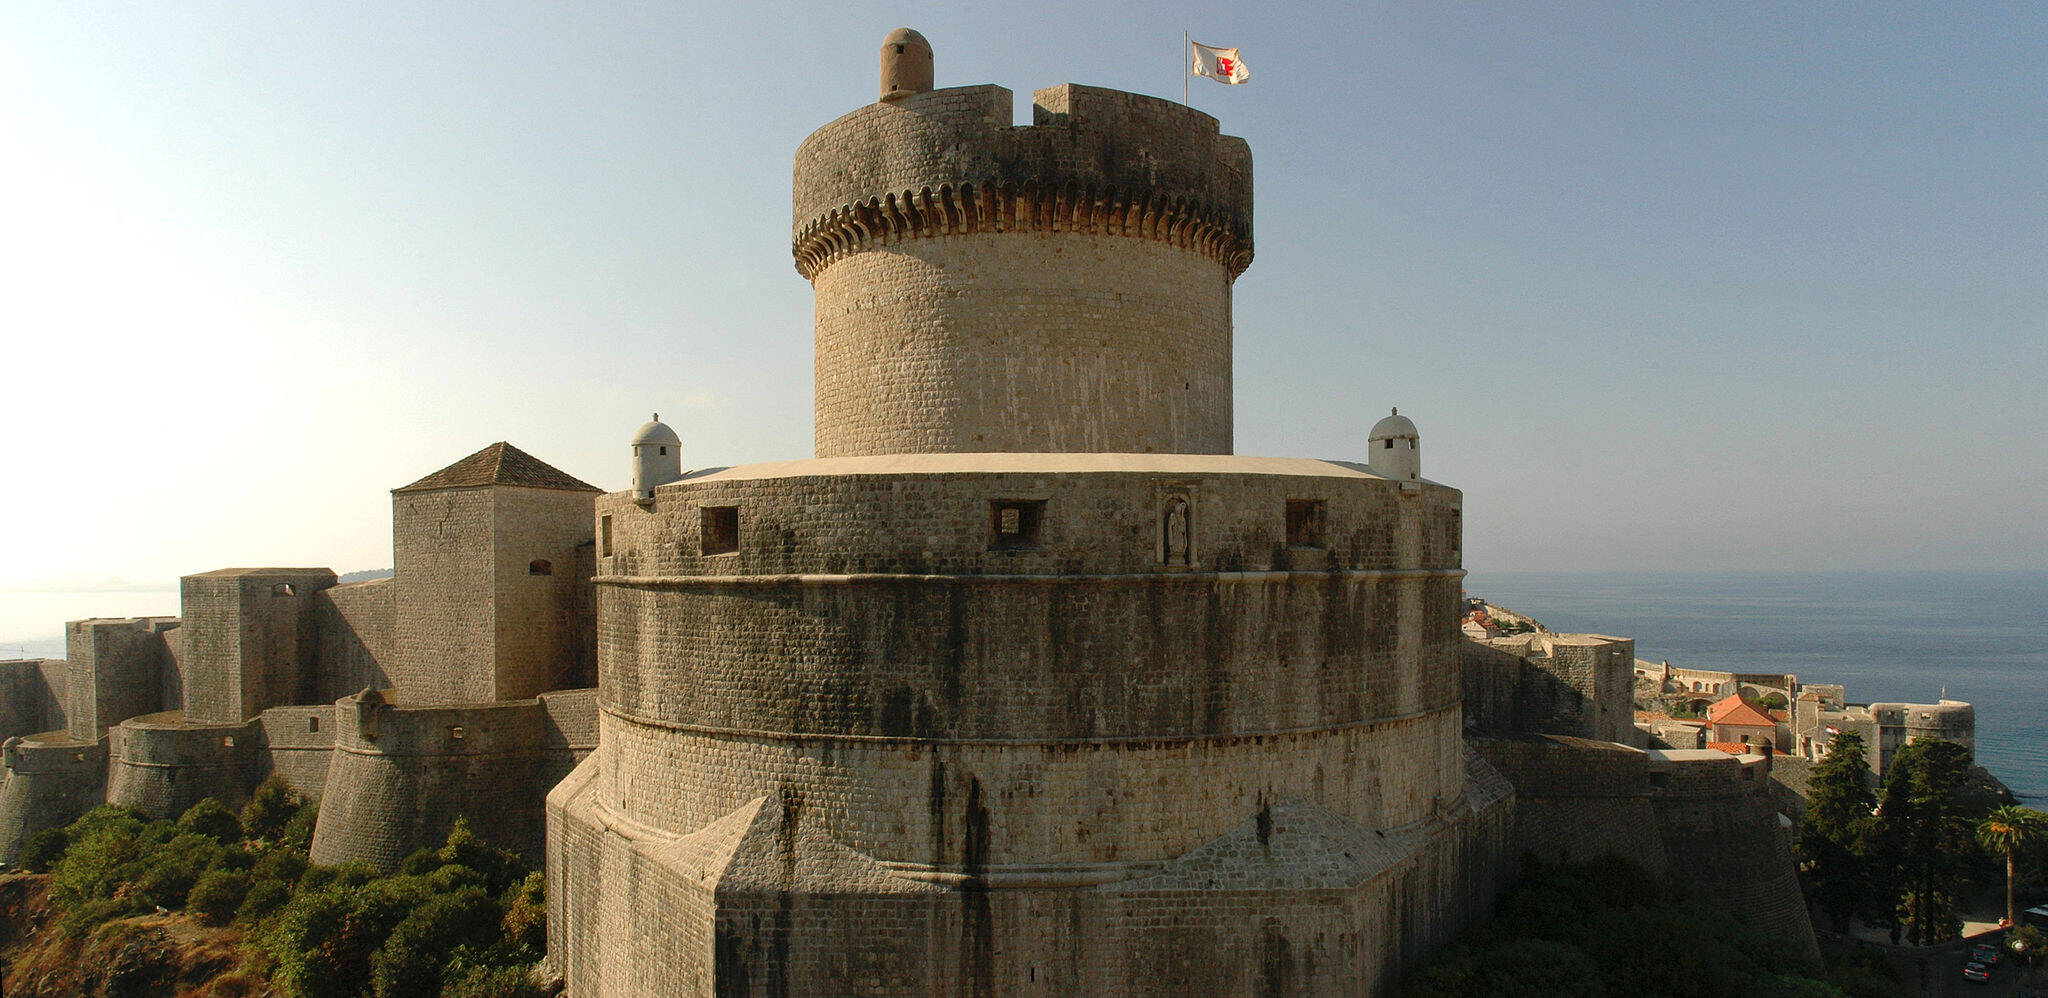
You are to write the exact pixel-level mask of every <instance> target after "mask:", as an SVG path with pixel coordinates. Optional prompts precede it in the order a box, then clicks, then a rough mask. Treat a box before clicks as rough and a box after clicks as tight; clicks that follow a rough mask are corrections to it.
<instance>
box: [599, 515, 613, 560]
mask: <svg viewBox="0 0 2048 998" xmlns="http://www.w3.org/2000/svg"><path fill="white" fill-rule="evenodd" d="M597 553H598V554H601V555H603V556H605V557H607V558H609V557H611V556H612V518H611V515H610V514H606V515H604V516H600V517H598V518H597Z"/></svg>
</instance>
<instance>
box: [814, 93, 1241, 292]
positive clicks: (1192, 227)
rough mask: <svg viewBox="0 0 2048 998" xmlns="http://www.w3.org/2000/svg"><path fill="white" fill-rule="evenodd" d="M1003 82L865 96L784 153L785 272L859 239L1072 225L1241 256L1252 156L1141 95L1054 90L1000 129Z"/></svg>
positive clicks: (1236, 266) (1231, 263)
mask: <svg viewBox="0 0 2048 998" xmlns="http://www.w3.org/2000/svg"><path fill="white" fill-rule="evenodd" d="M1012 101H1013V97H1012V94H1011V92H1010V91H1009V90H1008V89H1007V88H1004V87H999V86H994V85H987V84H985V85H981V86H971V87H953V88H949V89H945V90H933V91H930V92H927V93H921V94H913V95H910V96H906V97H902V98H899V99H896V100H893V101H888V102H878V103H875V104H870V105H868V106H867V107H864V108H861V109H860V110H857V111H854V112H853V113H851V114H848V115H846V116H844V117H842V118H840V119H839V120H837V121H834V122H832V123H831V124H829V125H826V126H825V127H823V128H820V129H818V130H817V131H816V132H813V133H812V134H811V136H810V138H808V139H805V140H804V143H803V145H802V146H800V147H798V149H797V155H796V180H795V190H794V203H795V211H794V214H795V222H794V224H795V232H794V234H793V236H792V240H791V247H790V250H791V252H792V254H794V256H795V257H796V267H797V270H798V271H799V272H800V273H802V274H803V275H804V276H805V277H806V278H814V277H816V276H817V274H818V272H819V271H822V270H823V269H825V268H826V267H827V266H830V265H831V264H832V263H833V262H834V261H836V260H839V259H841V258H842V257H845V256H847V255H849V254H851V253H855V252H859V251H860V250H862V249H865V248H868V247H870V246H874V245H881V244H887V243H894V242H899V241H901V240H904V239H913V238H933V237H938V236H945V235H954V234H966V233H976V232H1011V231H1047V232H1087V233H1103V234H1109V235H1121V236H1133V237H1138V238H1144V239H1153V240H1158V241H1162V242H1166V243H1170V244H1172V245H1176V246H1179V247H1182V248H1184V249H1188V250H1192V251H1194V252H1197V253H1200V254H1202V255H1204V256H1208V257H1211V258H1213V259H1215V260H1216V261H1217V262H1218V263H1220V264H1222V265H1223V267H1224V268H1225V269H1226V270H1227V271H1228V273H1229V276H1230V277H1232V278H1235V277H1236V276H1237V275H1239V274H1241V273H1243V272H1244V269H1245V268H1246V267H1248V266H1250V265H1251V261H1252V195H1251V191H1252V183H1251V182H1252V158H1251V148H1250V147H1249V146H1248V145H1246V144H1245V141H1244V140H1243V139H1240V138H1237V137H1236V136H1231V135H1223V134H1221V132H1220V130H1219V128H1218V127H1217V123H1216V119H1215V118H1212V117H1210V116H1209V115H1206V114H1203V113H1202V112H1200V111H1196V110H1194V109H1192V108H1189V107H1186V106H1183V105H1180V104H1175V103H1173V102H1172V101H1169V100H1162V99H1160V98H1157V97H1147V96H1143V95H1141V94H1132V93H1125V92H1122V91H1118V90H1106V89H1103V88H1100V87H1087V86H1081V85H1078V84H1073V83H1067V84H1062V85H1060V86H1057V87H1048V88H1046V89H1043V90H1040V91H1038V92H1037V93H1035V94H1033V95H1032V103H1033V107H1032V124H1030V125H1021V126H1013V125H1011V124H1010V114H1011V106H1012Z"/></svg>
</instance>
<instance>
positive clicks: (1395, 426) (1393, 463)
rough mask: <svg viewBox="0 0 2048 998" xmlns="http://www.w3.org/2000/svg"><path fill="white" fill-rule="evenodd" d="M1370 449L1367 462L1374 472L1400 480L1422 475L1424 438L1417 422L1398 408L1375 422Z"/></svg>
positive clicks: (1413, 478) (1411, 479) (1413, 479)
mask: <svg viewBox="0 0 2048 998" xmlns="http://www.w3.org/2000/svg"><path fill="white" fill-rule="evenodd" d="M1367 446H1368V447H1370V448H1371V453H1370V455H1369V456H1368V457H1367V458H1366V464H1367V465H1368V466H1370V467H1371V468H1372V471H1373V474H1375V475H1384V476H1386V477H1388V478H1392V479H1394V480H1396V481H1401V482H1412V481H1415V480H1416V479H1419V478H1421V477H1422V438H1421V437H1420V436H1418V435H1417V434H1416V432H1415V422H1414V421H1413V420H1411V419H1409V418H1408V417H1406V416H1403V415H1401V410H1399V409H1395V410H1394V413H1393V415H1391V416H1388V417H1387V418H1385V419H1382V420H1380V421H1379V422H1377V423H1374V424H1373V427H1372V440H1371V442H1370V443H1369V444H1368V445H1367Z"/></svg>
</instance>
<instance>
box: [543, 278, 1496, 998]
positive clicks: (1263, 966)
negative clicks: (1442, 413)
mask: <svg viewBox="0 0 2048 998" xmlns="http://www.w3.org/2000/svg"><path fill="white" fill-rule="evenodd" d="M835 266H837V265H836V264H835ZM1006 512H1007V513H1009V514H1010V515H1009V516H1007V517H1006V516H1005V515H1004V514H1005V513H1006ZM598 516H599V523H600V528H599V535H600V538H602V541H601V543H603V544H604V545H605V546H604V547H603V549H602V550H601V551H600V555H599V571H600V573H601V574H600V575H599V577H598V580H597V581H598V618H599V621H598V648H599V657H600V662H601V665H602V674H603V677H604V681H603V683H602V684H601V686H600V689H599V698H600V701H601V709H602V714H601V716H600V724H601V729H600V730H601V732H602V736H601V738H600V739H599V748H598V751H597V752H596V753H595V754H594V755H593V756H592V757H591V758H590V759H589V760H588V761H587V762H586V763H585V764H584V766H583V767H582V768H581V769H579V770H578V773H577V774H576V775H574V776H572V777H571V778H570V779H569V780H567V781H565V782H564V783H563V784H562V786H561V787H560V788H558V790H557V792H556V793H555V795H554V796H553V798H551V804H550V807H551V817H550V821H551V828H552V831H551V836H552V838H551V840H550V845H549V848H550V849H551V850H552V851H551V853H550V857H549V867H550V877H551V889H552V890H554V891H555V892H556V893H555V894H554V897H556V898H557V899H559V907H558V908H556V909H555V911H554V914H551V931H553V932H555V933H556V934H557V937H556V938H557V943H556V945H555V946H554V947H553V951H554V952H556V953H560V954H565V956H564V959H565V960H567V961H569V963H570V965H569V966H567V967H566V970H565V972H566V973H567V974H568V976H569V980H570V984H569V987H570V989H571V991H572V992H573V993H576V994H579V995H585V994H589V995H606V994H627V993H690V991H689V989H690V988H699V989H705V988H708V987H715V989H716V991H717V993H721V994H724V993H731V994H905V993H934V994H956V993H1023V994H1034V993H1037V994H1069V993H1097V994H1112V993H1114V994H1152V993H1163V989H1172V990H1174V991H1176V992H1177V993H1179V992H1184V991H1186V990H1187V989H1189V988H1192V989H1193V990H1194V991H1195V992H1196V993H1257V991H1256V990H1255V989H1257V988H1266V989H1268V990H1269V991H1274V990H1277V993H1291V994H1314V993H1323V994H1336V993H1344V994H1357V993H1371V992H1372V991H1373V989H1376V988H1384V987H1385V986H1386V983H1387V982H1388V981H1389V980H1390V979H1391V977H1392V975H1393V974H1394V973H1395V972H1396V969H1397V968H1398V967H1399V966H1401V965H1402V964H1403V962H1404V961H1412V960H1413V959H1415V958H1416V957H1417V956H1418V955H1419V954H1420V953H1422V952H1424V951H1426V950H1427V949H1428V948H1430V947H1432V946H1434V945H1437V944H1440V943H1441V942H1442V941H1444V940H1445V939H1446V938H1448V933H1449V931H1450V928H1449V927H1450V926H1453V925H1462V924H1464V921H1463V920H1464V919H1465V918H1466V917H1467V914H1468V913H1472V912H1483V911H1484V910H1485V907H1486V906H1485V904H1483V903H1477V904H1475V903H1473V899H1474V898H1475V897H1477V896H1483V897H1487V898H1490V897H1491V890H1492V886H1491V885H1492V884H1493V883H1494V880H1493V879H1492V878H1493V875H1494V873H1495V871H1496V870H1497V865H1496V861H1497V858H1498V856H1499V855H1500V850H1501V848H1503V843H1504V841H1505V839H1506V836H1507V833H1508V827H1509V826H1508V820H1509V818H1508V810H1509V804H1508V802H1507V800H1508V797H1507V795H1508V791H1507V789H1506V785H1505V783H1502V782H1500V781H1499V780H1498V779H1497V776H1495V775H1493V773H1492V770H1491V769H1490V767H1488V766H1486V764H1485V763H1484V762H1483V761H1478V760H1468V759H1467V758H1466V755H1465V753H1464V751H1463V746H1462V741H1461V739H1460V732H1461V729H1462V725H1461V723H1460V719H1459V711H1458V705H1457V698H1458V693H1459V690H1458V678H1457V671H1456V670H1457V666H1458V660H1457V655H1458V645H1457V642H1458V640H1459V635H1458V631H1457V629H1456V622H1457V618H1458V608H1459V587H1458V582H1459V580H1460V578H1461V577H1462V574H1463V573H1462V571H1461V570H1460V569H1459V568H1458V567H1457V566H1458V560H1459V557H1460V551H1459V545H1458V540H1457V538H1458V536H1459V527H1458V518H1459V496H1458V494H1457V493H1456V492H1455V491H1453V490H1450V489H1445V488H1443V487H1441V486H1437V485H1434V484H1430V483H1424V482H1405V483H1404V482H1395V481H1390V480H1387V479H1384V478H1380V477H1379V476H1376V475H1373V474H1370V473H1369V472H1367V471H1365V470H1363V469H1362V468H1361V467H1360V466H1357V465H1346V464H1337V463H1331V462H1321V461H1300V460H1285V459H1251V458H1234V457H1221V456H1189V455H1123V454H1119V455H1071V454H971V455H917V456H892V457H886V458H880V457H855V458H835V459H823V460H818V461H809V462H791V463H789V464H786V465H769V466H756V467H746V468H734V469H727V470H723V471H718V472H715V473H711V474H705V475H697V476H692V477H689V478H686V479H684V480H683V481H681V482H677V483H674V484H671V485H665V486H662V487H660V488H658V489H656V490H655V496H654V501H653V502H652V503H650V504H647V505H645V506H643V505H641V504H639V503H634V502H631V501H630V499H629V498H628V497H626V496H623V495H620V496H607V497H605V498H604V499H602V500H600V501H599V505H598ZM1488 788H1490V789H1488ZM1475 801H1478V802H1477V803H1475ZM1480 885H1484V887H1483V889H1482V888H1481V886H1480ZM713 981H715V985H708V984H707V983H706V982H713ZM698 993H708V992H707V991H703V990H700V991H699V992H698Z"/></svg>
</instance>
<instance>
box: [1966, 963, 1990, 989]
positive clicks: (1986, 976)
mask: <svg viewBox="0 0 2048 998" xmlns="http://www.w3.org/2000/svg"><path fill="white" fill-rule="evenodd" d="M1963 980H1966V981H1975V982H1977V983H1978V984H1989V983H1991V968H1990V967H1986V966H1984V965H1983V964H1981V963H1977V962H1975V961H1971V962H1970V963H1966V964H1964V965H1963Z"/></svg>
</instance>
